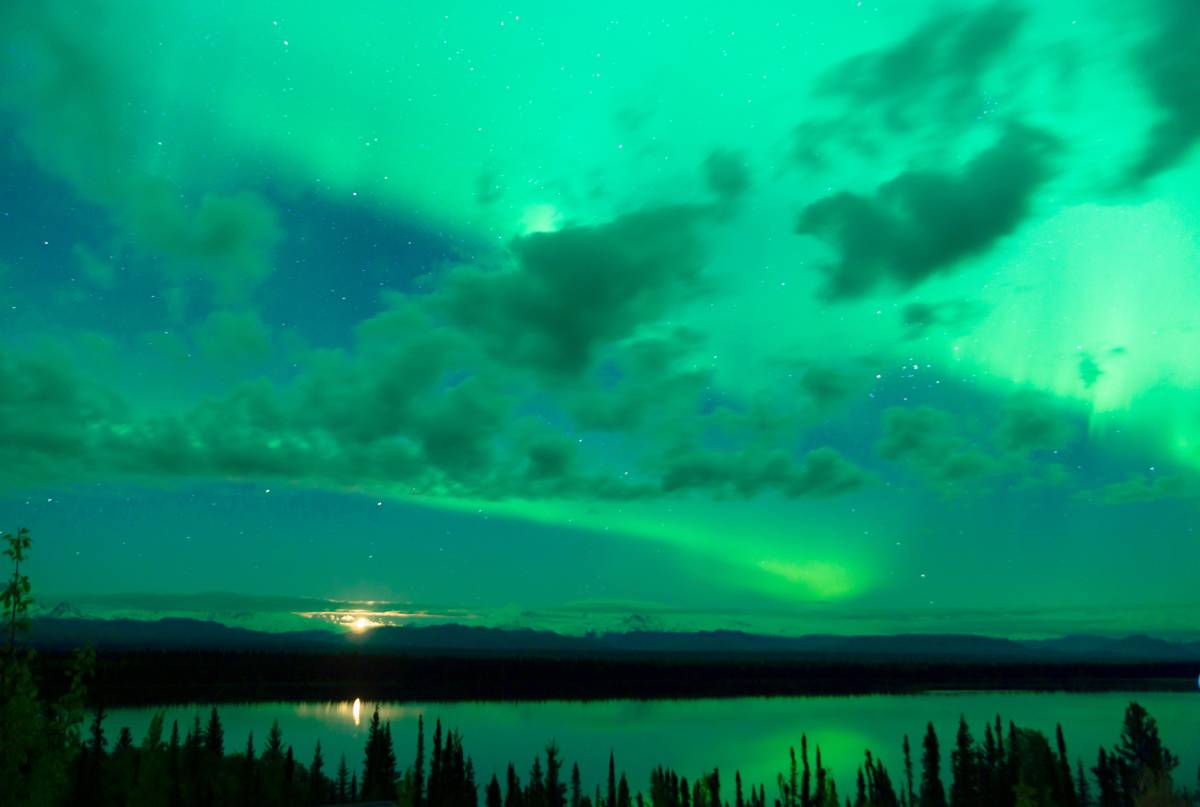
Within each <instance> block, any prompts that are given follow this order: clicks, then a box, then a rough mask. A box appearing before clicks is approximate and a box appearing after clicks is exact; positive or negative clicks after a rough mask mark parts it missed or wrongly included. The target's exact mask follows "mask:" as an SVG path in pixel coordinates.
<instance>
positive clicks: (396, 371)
mask: <svg viewBox="0 0 1200 807" xmlns="http://www.w3.org/2000/svg"><path fill="white" fill-rule="evenodd" d="M260 326H261V322H259V321H258V320H257V318H256V317H254V316H253V315H250V314H246V313H245V312H228V311H222V312H217V313H216V314H214V315H213V316H212V317H210V318H209V320H207V321H206V322H205V323H204V325H203V326H202V329H201V332H200V335H198V337H197V338H198V339H199V340H200V341H201V343H202V344H207V347H206V348H205V349H206V350H209V351H211V352H212V353H213V355H214V356H216V355H226V356H229V355H231V354H238V353H241V352H244V348H245V347H246V346H247V345H249V346H250V347H251V348H257V347H261V344H260V342H259V339H260V337H264V334H263V333H262V332H261V331H260ZM265 338H266V339H267V340H268V343H269V341H270V335H269V333H268V334H267V335H266V336H265ZM699 338H700V337H699V336H698V335H697V334H694V333H691V332H680V331H676V332H673V333H668V334H663V335H656V336H646V337H640V338H637V339H633V340H631V341H629V342H627V343H625V344H623V345H621V346H620V350H619V351H617V352H616V353H615V354H613V357H612V361H613V363H614V364H613V366H614V367H615V368H616V370H615V375H613V376H612V377H610V378H606V377H604V374H602V373H599V372H596V373H593V374H591V375H588V376H586V377H583V378H580V379H578V380H577V382H576V383H575V384H572V385H570V387H569V390H568V391H566V392H564V391H563V390H559V391H558V393H557V394H556V395H555V396H550V395H547V394H546V392H545V390H544V389H542V388H539V387H538V386H537V384H536V382H537V378H531V379H526V381H524V382H522V381H521V380H520V379H519V378H514V377H513V376H512V375H511V374H510V373H508V372H507V368H505V367H503V366H502V364H503V363H502V362H500V361H499V360H497V359H496V358H495V357H493V356H492V355H491V353H490V349H489V348H490V346H481V345H479V344H478V343H477V341H476V340H475V339H474V335H473V334H470V333H467V332H464V331H463V330H462V329H461V328H459V327H458V326H457V324H455V323H451V322H448V321H446V320H445V319H444V318H441V316H440V313H439V309H438V308H437V306H436V305H434V301H432V300H431V299H430V298H419V297H418V298H405V297H401V296H394V297H392V298H390V307H389V308H388V309H387V310H386V311H384V312H382V313H381V314H379V315H377V316H376V317H373V318H372V319H370V320H368V321H366V322H364V323H362V324H361V325H360V326H359V328H358V329H357V333H356V339H355V343H354V345H353V348H352V349H350V350H345V351H343V350H321V351H313V352H310V353H309V354H308V356H307V357H306V360H305V362H304V369H303V370H302V371H301V372H300V374H299V376H298V377H297V378H296V379H294V380H293V381H292V382H291V383H288V384H279V383H274V382H270V381H268V380H266V379H259V380H257V381H254V382H251V383H246V384H242V385H240V386H238V387H236V388H235V389H234V390H233V391H231V392H230V393H228V394H226V395H223V396H221V397H218V398H211V399H208V400H205V401H202V402H201V403H199V404H197V405H195V406H193V407H191V408H190V409H188V410H186V411H183V412H181V413H177V414H162V415H158V416H145V415H141V414H138V413H136V412H134V411H131V410H130V409H129V408H127V407H126V406H124V405H123V404H122V403H121V401H120V400H119V399H118V398H117V397H116V396H113V395H111V394H109V393H106V392H105V391H104V389H103V388H102V387H100V386H98V385H97V384H95V383H93V382H91V381H88V380H87V379H86V378H85V377H84V376H83V375H81V374H80V373H79V372H78V371H77V370H76V369H75V368H73V367H72V366H71V364H70V363H69V362H66V361H64V360H60V359H54V358H52V357H21V356H13V355H10V354H7V353H0V445H2V446H3V448H0V467H2V469H3V470H2V472H0V474H2V479H3V482H4V483H5V484H13V483H20V484H23V485H28V484H30V483H40V482H45V481H49V480H57V479H71V480H76V481H78V480H87V479H91V478H111V477H113V476H117V477H126V478H135V479H145V480H157V481H160V482H161V481H163V480H169V479H172V478H181V479H182V478H203V479H232V480H258V481H268V480H278V481H290V482H293V483H296V484H301V485H314V486H330V487H335V488H346V489H362V488H369V489H376V490H379V489H384V490H389V489H390V490H399V491H403V492H405V493H408V494H419V495H429V496H438V497H440V496H450V497H453V496H460V497H461V496H470V497H478V498H491V499H503V498H510V497H521V498H556V497H557V498H563V497H573V498H583V499H589V498H590V499H616V500H622V499H634V498H649V497H662V496H674V495H686V494H689V493H697V494H717V495H737V496H754V495H758V494H760V493H769V492H774V493H778V494H781V495H784V496H788V497H798V496H832V495H836V494H839V493H843V492H847V491H850V490H853V489H855V488H857V487H859V486H861V485H862V484H864V483H865V481H866V479H867V477H866V475H865V474H864V473H863V472H862V471H861V470H859V469H858V468H857V467H856V466H854V465H853V464H852V463H850V462H849V461H847V460H845V459H843V458H842V457H841V456H840V455H839V454H837V453H836V452H834V451H833V450H831V449H817V450H815V451H810V452H808V453H807V454H804V455H799V454H793V453H789V452H785V451H783V450H781V449H779V448H777V447H776V446H777V445H779V443H778V442H775V438H776V437H777V436H778V435H779V434H781V432H776V431H771V432H770V433H768V432H765V431H763V428H762V427H761V425H760V424H759V423H758V422H757V420H756V414H755V411H754V407H753V406H747V405H745V404H742V403H739V402H737V401H734V400H731V399H730V400H726V399H721V400H720V402H719V403H718V404H716V405H713V404H710V403H706V401H708V400H709V396H711V395H712V391H711V386H712V379H711V378H710V377H709V374H708V373H707V372H705V371H697V370H693V369H689V368H688V367H687V366H686V365H687V361H686V357H687V356H689V355H691V354H692V352H693V351H694V349H695V348H696V345H697V340H698V339H699ZM573 396H577V397H573ZM591 396H594V397H595V399H596V403H595V404H594V405H593V406H591V407H589V406H586V405H584V404H583V403H582V402H583V401H584V400H586V399H587V398H588V397H591ZM572 419H575V420H576V421H577V423H576V424H572V422H571V421H572ZM774 426H775V424H772V427H774ZM792 427H793V428H792V432H791V436H792V437H793V438H794V437H795V434H794V429H795V419H794V418H793V421H792ZM577 429H578V431H577ZM600 430H607V431H608V432H609V433H610V434H611V435H612V436H613V439H612V440H611V441H610V442H611V445H612V450H611V451H607V450H600V451H596V450H595V449H594V448H592V446H590V445H589V452H588V453H587V454H585V453H583V452H582V451H581V450H580V440H579V435H582V434H587V435H588V441H589V443H590V442H591V441H592V440H593V439H594V437H595V434H596V433H597V431H600ZM672 446H688V448H687V449H686V450H681V449H678V448H669V447H672ZM698 446H704V447H703V448H698ZM614 466H615V467H614ZM618 469H621V470H618Z"/></svg>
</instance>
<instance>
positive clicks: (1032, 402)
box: [998, 392, 1076, 452]
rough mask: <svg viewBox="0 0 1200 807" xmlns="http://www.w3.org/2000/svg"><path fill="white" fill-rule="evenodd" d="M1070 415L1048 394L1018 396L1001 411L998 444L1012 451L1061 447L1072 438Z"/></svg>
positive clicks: (1072, 429) (1069, 412)
mask: <svg viewBox="0 0 1200 807" xmlns="http://www.w3.org/2000/svg"><path fill="white" fill-rule="evenodd" d="M1073 415H1074V413H1073V412H1072V411H1071V410H1069V409H1067V408H1066V407H1065V406H1063V405H1062V404H1060V403H1058V402H1057V401H1055V400H1054V399H1053V398H1052V397H1050V396H1049V395H1045V394H1040V393H1032V392H1028V393H1020V394H1018V395H1015V396H1014V397H1013V398H1012V400H1011V401H1009V403H1008V406H1007V407H1006V408H1005V411H1004V417H1003V420H1002V422H1001V424H1000V432H999V436H998V441H999V443H1000V445H1001V447H1003V448H1004V449H1006V450H1008V451H1016V452H1024V451H1033V450H1037V449H1054V448H1061V447H1062V446H1064V445H1066V444H1067V443H1068V442H1070V441H1071V440H1072V439H1073V438H1074V437H1075V434H1076V424H1075V422H1074V419H1073Z"/></svg>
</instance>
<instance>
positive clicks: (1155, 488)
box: [1080, 474, 1200, 504]
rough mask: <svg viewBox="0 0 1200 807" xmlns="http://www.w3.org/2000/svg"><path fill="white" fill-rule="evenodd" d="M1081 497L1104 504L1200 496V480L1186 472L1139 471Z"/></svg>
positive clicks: (1192, 498) (1194, 498)
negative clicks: (1146, 473)
mask: <svg viewBox="0 0 1200 807" xmlns="http://www.w3.org/2000/svg"><path fill="white" fill-rule="evenodd" d="M1080 498H1083V499H1085V500H1088V501H1095V502H1101V503H1103V504H1131V503H1137V502H1143V503H1144V502H1161V501H1167V500H1170V499H1191V500H1196V499H1197V498H1200V481H1198V480H1197V479H1195V478H1194V477H1191V476H1185V475H1183V474H1161V475H1151V476H1149V477H1148V476H1146V475H1144V474H1135V475H1134V476H1131V477H1129V478H1128V479H1126V480H1124V481H1121V482H1114V483H1112V484H1109V485H1104V486H1102V487H1099V488H1096V489H1094V490H1090V491H1085V492H1083V493H1081V494H1080Z"/></svg>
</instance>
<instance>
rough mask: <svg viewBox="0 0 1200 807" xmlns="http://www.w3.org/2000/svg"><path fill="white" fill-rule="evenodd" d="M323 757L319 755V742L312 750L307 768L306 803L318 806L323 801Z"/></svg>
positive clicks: (324, 791)
mask: <svg viewBox="0 0 1200 807" xmlns="http://www.w3.org/2000/svg"><path fill="white" fill-rule="evenodd" d="M325 794H326V788H325V757H323V756H322V755H321V741H320V740H317V747H316V748H315V749H314V750H313V758H312V764H310V765H309V766H308V802H309V804H320V803H322V802H323V801H325Z"/></svg>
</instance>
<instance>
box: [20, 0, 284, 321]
mask: <svg viewBox="0 0 1200 807" xmlns="http://www.w3.org/2000/svg"><path fill="white" fill-rule="evenodd" d="M102 12H103V6H102V5H101V4H95V3H88V2H83V3H63V2H54V1H53V0H48V2H46V3H38V4H32V5H30V4H5V5H4V6H3V7H2V8H0V28H2V29H4V30H5V31H6V35H7V38H6V47H5V48H4V49H3V50H0V65H2V66H3V68H4V72H5V74H6V75H9V76H14V77H19V79H18V80H13V81H9V82H5V84H4V87H3V89H0V105H2V106H7V107H9V108H10V109H11V111H12V112H13V113H14V120H15V122H16V125H17V129H18V131H19V133H20V137H21V141H22V142H23V143H24V145H25V147H26V148H27V149H28V150H29V151H30V152H31V153H32V154H33V155H34V156H35V157H36V159H37V160H38V163H39V164H40V165H41V166H42V168H44V169H45V170H47V171H49V172H51V173H53V174H55V175H56V176H58V177H60V178H62V179H65V180H66V181H67V182H69V183H70V184H71V185H72V187H73V188H74V189H75V191H76V192H77V193H78V194H79V196H80V197H82V198H83V199H86V200H87V201H89V202H91V203H94V204H97V205H99V206H101V207H103V208H104V209H105V210H107V211H108V213H109V215H110V216H111V218H112V220H113V223H114V224H116V225H117V226H118V227H119V228H121V230H122V231H123V232H124V233H125V234H126V236H128V237H129V238H131V239H132V240H133V241H134V242H135V243H136V244H137V246H138V247H139V248H141V249H142V250H143V251H145V252H146V253H147V254H148V255H149V256H150V257H152V258H157V259H164V265H163V268H164V270H166V271H168V272H174V273H176V274H179V273H185V274H188V275H192V276H196V277H202V278H205V279H207V280H210V281H211V282H212V283H213V284H214V285H215V286H216V289H217V291H218V293H219V294H220V295H221V296H222V297H223V298H225V299H239V298H242V297H244V295H245V294H246V293H247V292H248V291H249V290H251V289H253V288H254V287H255V286H256V285H258V284H259V283H260V282H261V281H262V280H263V279H264V278H265V277H266V276H267V275H268V274H269V273H270V271H271V268H272V267H271V256H272V253H273V250H274V247H275V245H276V243H277V242H278V240H279V238H280V230H279V226H278V222H277V217H276V215H275V212H274V210H273V208H272V207H271V206H270V205H269V204H267V202H266V201H264V200H263V199H262V198H261V197H259V196H257V195H255V194H251V193H228V192H225V191H221V192H217V191H208V192H206V189H205V188H204V187H203V184H202V180H203V178H200V179H201V185H200V187H198V188H192V187H187V186H185V184H182V183H178V182H176V181H174V180H172V179H170V178H168V177H165V176H164V175H162V174H161V173H159V172H158V171H156V170H153V168H152V167H153V166H156V165H157V164H158V162H159V158H158V157H156V156H154V155H149V156H148V155H147V154H146V145H147V138H146V137H145V135H144V134H143V133H142V132H141V131H139V130H137V129H136V128H135V127H133V126H131V125H130V122H129V121H130V118H129V110H130V109H136V108H138V107H139V106H140V104H141V101H140V100H139V99H140V97H141V92H142V90H143V88H142V87H141V86H140V84H139V78H138V77H139V76H140V75H141V74H142V72H143V71H141V70H139V69H138V68H137V66H136V65H133V64H127V63H125V62H124V61H123V59H127V58H128V57H127V56H125V55H124V54H122V53H120V52H117V51H114V50H112V49H108V48H106V47H105V43H104V40H103V38H102V37H100V36H97V35H96V31H97V30H104V25H103V24H102V23H101V21H100V20H99V19H98V18H99V17H100V16H101V14H102Z"/></svg>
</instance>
